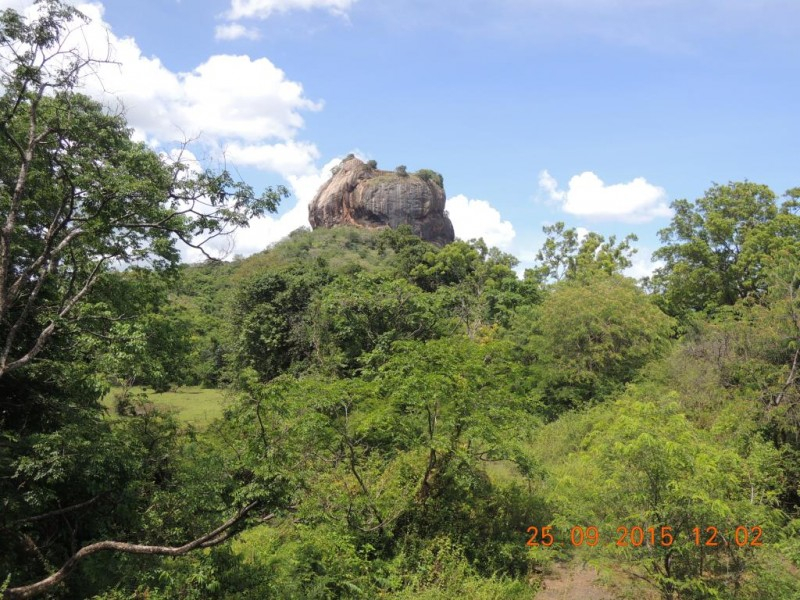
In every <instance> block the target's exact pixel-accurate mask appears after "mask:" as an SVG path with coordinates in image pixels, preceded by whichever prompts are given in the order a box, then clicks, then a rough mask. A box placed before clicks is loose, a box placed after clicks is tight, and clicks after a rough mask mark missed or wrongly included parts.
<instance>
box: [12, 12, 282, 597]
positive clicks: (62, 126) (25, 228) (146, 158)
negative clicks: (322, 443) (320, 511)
mask: <svg viewBox="0 0 800 600" xmlns="http://www.w3.org/2000/svg"><path fill="white" fill-rule="evenodd" d="M36 8H37V14H36V16H35V17H34V18H32V19H31V20H29V21H26V20H25V19H24V18H23V17H22V16H21V15H20V14H19V13H17V12H15V11H13V10H5V11H3V12H2V13H0V56H2V57H3V58H2V60H0V85H1V87H2V92H0V496H2V498H3V510H2V513H1V514H0V530H2V533H0V537H2V538H3V540H4V541H5V540H10V541H11V542H10V543H9V544H8V545H6V544H3V553H2V554H0V565H2V566H0V570H2V571H3V573H4V574H5V573H10V574H11V580H10V583H9V585H8V586H4V587H6V589H4V591H3V593H2V596H3V597H9V598H27V597H33V596H34V595H37V594H41V593H43V592H45V591H47V590H48V589H49V588H51V587H52V586H54V585H56V584H58V583H59V582H60V581H61V580H63V579H64V577H66V575H67V574H68V573H69V572H70V570H71V569H72V567H74V566H75V565H76V564H78V563H79V562H82V561H83V559H84V558H85V557H87V556H89V555H92V554H95V553H96V552H99V551H105V550H117V551H122V552H133V553H156V554H168V555H170V554H171V555H179V554H182V553H184V552H188V551H189V550H192V549H194V548H199V547H207V546H209V545H215V544H218V543H221V542H222V541H224V539H226V538H227V537H228V536H229V535H230V534H231V533H232V532H234V531H235V527H236V526H237V525H238V524H239V523H240V522H242V521H243V519H244V518H245V516H246V515H247V514H248V513H250V512H251V511H252V509H253V508H254V507H255V504H253V503H252V502H251V500H252V498H245V497H243V496H236V495H235V494H231V495H228V497H227V498H226V499H227V501H228V505H222V503H221V502H220V503H219V504H217V505H216V506H215V507H214V508H216V509H217V510H216V511H212V512H216V513H217V514H219V513H224V512H228V511H230V510H231V507H230V505H234V506H243V507H244V508H243V509H241V511H239V512H237V515H236V516H235V517H234V518H233V519H231V520H229V521H227V522H226V523H223V525H222V526H219V527H213V528H210V529H211V533H210V534H208V535H200V536H199V537H198V536H197V533H198V532H197V531H196V530H193V529H192V528H191V527H181V528H178V529H176V530H175V531H178V532H180V535H182V536H185V537H189V536H190V535H191V536H194V537H195V539H194V541H192V542H189V543H188V544H181V543H177V544H173V545H164V544H158V543H155V544H147V545H138V544H130V543H127V542H113V541H110V539H113V538H115V537H117V539H120V538H121V539H125V538H126V537H129V536H133V535H139V534H140V533H141V530H140V529H139V528H136V527H135V526H133V527H131V525H132V524H135V523H136V522H138V521H139V518H138V517H136V516H135V515H136V514H138V513H137V511H141V512H142V513H146V512H147V509H148V508H150V506H149V505H148V502H149V500H150V499H149V498H141V497H140V498H139V501H138V502H134V503H132V504H127V505H126V504H124V503H120V500H121V499H123V498H125V497H126V492H128V491H130V489H131V487H129V486H132V487H133V488H134V489H138V488H140V487H142V486H144V485H147V484H151V483H158V482H160V483H164V482H165V481H166V480H168V479H169V477H170V475H171V474H170V472H169V471H170V470H169V469H167V468H165V467H164V463H165V462H169V460H170V458H171V456H170V452H171V451H172V449H171V447H167V448H161V446H160V445H159V443H158V440H157V439H149V440H146V443H125V442H124V440H121V439H120V438H119V437H118V436H119V434H120V428H119V427H112V426H111V425H110V424H109V423H107V422H104V421H102V420H101V419H100V406H99V405H98V403H97V401H98V399H99V398H100V395H101V393H102V391H103V385H102V384H101V382H100V378H99V377H98V375H97V373H96V370H97V367H98V365H99V362H97V359H98V357H99V356H100V355H102V351H101V350H98V348H97V345H96V344H92V343H90V342H89V339H90V338H93V339H103V336H106V337H108V335H109V334H112V336H111V337H112V338H115V339H116V341H122V342H128V343H134V345H136V346H137V347H136V348H135V351H136V352H137V353H145V354H147V353H148V349H147V348H146V345H147V343H150V341H153V340H158V339H159V338H160V340H161V341H159V342H157V345H158V348H156V349H155V350H156V354H158V353H160V356H151V357H149V358H152V359H153V361H152V363H151V364H150V365H147V368H148V369H149V370H150V372H149V373H148V374H147V375H148V376H149V377H152V378H153V380H157V379H163V377H162V375H163V369H164V368H168V369H171V368H174V366H175V363H174V362H170V361H172V360H173V359H177V358H178V356H175V355H176V354H179V353H178V352H177V350H178V346H168V345H167V342H168V341H169V342H173V341H175V340H173V339H172V335H171V334H170V327H171V326H172V325H173V324H174V323H173V322H171V321H170V320H169V319H168V318H162V317H163V315H162V316H159V315H155V314H154V315H150V318H148V319H144V320H141V319H140V320H139V321H138V322H137V325H136V326H134V327H133V329H131V330H130V331H125V328H126V326H127V325H130V324H131V323H132V321H129V320H131V319H134V320H135V319H136V318H138V317H140V316H141V315H138V314H131V313H130V312H128V311H127V309H122V310H117V309H119V308H120V307H122V306H124V305H125V298H120V297H118V296H116V295H114V293H113V286H105V285H100V284H101V282H105V283H109V282H110V281H111V280H112V279H114V277H113V276H112V273H113V271H114V270H117V271H123V270H125V269H126V268H129V267H142V266H144V265H149V266H150V267H151V268H152V271H153V272H154V273H166V272H169V271H171V270H172V268H173V267H174V266H175V265H176V264H177V262H178V259H179V253H178V249H177V243H178V242H181V243H184V244H187V245H189V246H191V247H193V248H198V249H201V250H203V248H204V245H205V244H206V243H207V242H208V241H209V240H212V239H215V238H218V237H220V236H224V235H226V234H227V233H229V232H230V231H232V230H234V229H235V228H236V227H241V226H245V225H246V224H247V222H248V219H250V218H252V217H255V216H258V215H262V214H264V213H265V212H271V211H274V210H276V208H277V204H278V202H279V201H280V199H281V198H282V197H284V196H285V195H286V193H287V192H286V190H285V188H283V187H277V188H274V189H268V190H267V191H266V192H265V193H264V194H263V195H261V196H260V197H259V196H256V195H255V194H254V192H253V190H252V188H250V186H248V185H246V184H244V183H242V182H237V181H234V180H233V178H232V177H231V175H230V174H229V173H228V172H227V171H224V170H223V171H221V172H214V171H211V170H206V171H203V172H201V173H193V172H191V171H190V170H189V168H188V167H187V165H186V164H184V162H183V161H182V160H181V159H180V158H178V160H167V159H165V158H163V157H161V156H159V155H158V154H156V153H155V152H153V151H152V150H150V149H148V148H147V147H146V146H144V145H143V144H140V143H136V142H134V141H133V140H132V139H131V130H130V129H128V127H127V124H126V122H125V119H124V118H123V116H122V115H113V114H108V113H106V112H105V111H104V110H103V107H102V106H101V105H100V104H99V103H97V102H95V101H93V100H91V99H90V98H88V97H86V96H84V95H81V94H79V93H77V92H76V86H77V84H78V83H79V81H80V79H81V78H82V77H84V76H85V75H86V74H87V72H90V71H91V67H92V64H93V61H92V59H91V58H88V57H86V56H84V55H83V54H81V52H80V50H79V49H78V48H77V47H71V46H70V42H69V36H68V29H69V27H70V26H72V25H73V24H75V22H76V21H77V22H79V21H80V20H82V19H83V16H82V15H81V14H80V13H79V12H78V11H77V10H76V9H74V8H72V7H70V6H68V5H66V4H63V3H61V2H59V1H58V0H40V1H39V2H38V4H37V6H36ZM134 271H135V269H129V270H128V274H129V275H130V276H131V277H133V273H134ZM125 278H126V277H124V276H121V277H120V278H119V279H125ZM101 288H102V289H101ZM109 291H111V293H112V297H111V298H110V300H111V301H110V302H109V298H108V297H107V296H105V294H107V293H108V292H109ZM128 308H131V309H132V310H133V312H135V313H138V309H137V308H136V307H131V306H129V307H128ZM126 313H127V314H126ZM140 326H141V327H140ZM137 327H138V330H137ZM145 338H146V339H145ZM167 338H169V339H167ZM123 345H124V344H123ZM150 350H153V348H152V347H151V348H150ZM151 367H152V368H151ZM148 435H149V434H148ZM141 441H142V442H144V441H145V440H141ZM151 450H153V451H155V454H156V455H157V457H156V459H155V461H154V462H153V468H152V469H149V468H146V467H145V466H144V465H143V464H142V461H146V459H148V457H149V458H153V455H151V454H149V452H150V451H151ZM162 450H163V452H162ZM237 483H238V482H237ZM231 496H233V498H235V499H231ZM203 520H204V521H205V519H203ZM62 522H63V523H66V525H62V526H59V525H58V524H59V523H62ZM78 523H80V524H81V526H80V528H79V527H78ZM173 533H174V532H173ZM153 537H154V538H155V540H153V541H156V542H158V541H160V540H161V539H163V538H164V537H166V535H165V534H162V533H160V532H157V533H156V534H155V535H154V536H153ZM185 537H182V538H181V539H185ZM97 540H102V541H97ZM170 541H171V542H174V541H175V540H170ZM87 542H89V543H87ZM59 564H60V565H63V566H62V567H61V568H58V567H57V566H54V565H59ZM48 572H50V573H52V574H51V575H49V576H45V577H43V576H42V574H43V573H48ZM37 579H38V582H37ZM24 581H33V582H34V583H29V584H27V585H20V583H21V582H24Z"/></svg>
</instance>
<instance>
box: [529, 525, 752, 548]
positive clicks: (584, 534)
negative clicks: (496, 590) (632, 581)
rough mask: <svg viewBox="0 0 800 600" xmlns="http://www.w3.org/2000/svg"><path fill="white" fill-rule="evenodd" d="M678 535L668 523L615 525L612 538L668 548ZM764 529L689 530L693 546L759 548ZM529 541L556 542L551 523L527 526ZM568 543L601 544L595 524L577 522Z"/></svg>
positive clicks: (634, 544)
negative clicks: (660, 524)
mask: <svg viewBox="0 0 800 600" xmlns="http://www.w3.org/2000/svg"><path fill="white" fill-rule="evenodd" d="M677 535H678V534H677V533H676V532H675V531H673V528H672V527H671V526H669V525H662V526H660V527H640V526H638V525H635V526H633V527H626V526H624V525H622V526H620V527H617V533H616V535H615V536H614V537H613V541H614V544H615V545H616V546H620V547H633V548H638V547H640V546H662V547H664V548H669V547H670V546H672V544H673V543H675V538H676V536H677ZM763 535H764V531H763V530H762V528H761V527H759V526H757V525H756V526H753V527H745V526H744V525H740V526H738V527H736V528H735V529H733V530H732V531H725V532H722V531H720V530H719V529H718V528H717V527H714V526H709V527H694V528H693V529H692V530H691V533H690V535H689V536H688V537H689V539H690V540H691V541H692V542H694V545H695V546H705V547H716V546H738V547H739V548H745V547H758V546H763V545H764V542H763V540H762V537H763ZM528 536H529V537H528V541H527V543H526V545H528V546H532V547H538V546H542V547H545V548H549V547H550V546H553V545H554V544H556V537H555V534H554V533H553V527H552V526H546V527H541V528H539V527H533V526H532V527H528ZM569 543H570V544H571V545H573V546H588V547H590V548H593V547H594V546H597V545H598V544H600V543H601V534H600V530H599V529H598V528H597V527H595V526H594V525H590V526H589V527H582V526H580V525H576V526H574V527H572V528H571V529H570V532H569Z"/></svg>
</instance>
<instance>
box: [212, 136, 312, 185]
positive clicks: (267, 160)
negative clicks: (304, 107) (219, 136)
mask: <svg viewBox="0 0 800 600" xmlns="http://www.w3.org/2000/svg"><path fill="white" fill-rule="evenodd" d="M225 157H226V158H227V159H228V160H230V161H231V162H233V163H234V164H236V165H241V166H247V167H255V168H257V169H261V170H263V171H274V172H276V173H282V174H283V175H285V176H287V177H288V176H297V175H308V174H309V173H311V172H313V171H314V170H315V168H314V166H313V165H314V161H315V160H316V159H317V158H319V150H317V147H316V146H315V145H314V144H311V143H308V142H298V141H294V140H290V141H288V142H285V143H278V144H253V145H241V144H238V143H233V144H229V145H228V146H227V147H226V148H225Z"/></svg>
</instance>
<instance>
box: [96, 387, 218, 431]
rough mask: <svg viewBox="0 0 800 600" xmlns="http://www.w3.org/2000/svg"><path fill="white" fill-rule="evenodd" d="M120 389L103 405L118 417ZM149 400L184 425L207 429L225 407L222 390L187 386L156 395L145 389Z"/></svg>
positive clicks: (134, 388)
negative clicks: (116, 407) (116, 396)
mask: <svg viewBox="0 0 800 600" xmlns="http://www.w3.org/2000/svg"><path fill="white" fill-rule="evenodd" d="M131 390H132V391H133V392H141V391H143V388H141V387H133V388H131ZM116 392H119V388H113V389H112V390H111V392H109V393H108V394H107V395H106V397H105V398H103V404H104V405H105V406H106V408H108V414H109V416H111V417H116V413H115V412H114V394H115V393H116ZM144 392H145V393H146V394H147V398H148V400H150V402H152V403H153V404H154V405H155V406H156V407H158V408H161V409H165V410H169V411H171V412H174V413H175V415H176V416H177V418H178V419H179V420H180V421H182V422H184V423H191V424H192V425H194V426H195V427H198V428H201V429H202V428H205V427H206V425H208V424H209V423H210V422H211V421H213V420H214V419H216V418H217V417H220V416H222V409H223V407H224V406H225V396H224V392H223V391H222V390H215V389H206V388H202V387H199V386H187V387H181V388H178V389H177V390H175V391H169V392H162V393H156V392H154V391H153V390H148V389H144Z"/></svg>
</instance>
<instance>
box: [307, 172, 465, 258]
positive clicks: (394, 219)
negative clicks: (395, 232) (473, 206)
mask: <svg viewBox="0 0 800 600" xmlns="http://www.w3.org/2000/svg"><path fill="white" fill-rule="evenodd" d="M429 173H432V172H429ZM436 179H437V178H436V177H434V176H431V177H425V178H423V177H420V176H418V175H414V174H408V175H405V176H403V175H399V174H397V173H395V172H393V171H379V170H378V169H374V168H371V167H370V166H369V165H367V164H365V163H363V162H362V161H360V160H359V159H357V158H352V157H350V158H347V159H346V160H344V161H343V162H342V163H341V164H340V165H339V167H338V170H337V171H336V172H335V173H334V175H333V177H331V178H330V179H329V180H328V181H327V182H326V183H325V184H323V186H322V187H321V188H320V189H319V191H318V192H317V195H316V196H315V197H314V199H313V200H312V201H311V204H310V205H309V207H308V219H309V221H310V222H311V227H312V228H314V229H316V228H317V227H334V226H336V225H356V226H359V227H374V228H381V227H393V228H394V227H397V226H399V225H403V224H408V225H410V226H411V229H412V230H413V231H414V233H416V234H417V235H418V236H420V237H421V238H422V239H424V240H427V241H429V242H432V243H434V244H437V245H439V246H444V245H445V244H447V243H450V242H452V241H453V240H454V239H455V234H454V232H453V224H452V223H451V222H450V219H448V218H447V216H446V215H445V214H444V202H445V194H444V188H443V187H442V186H441V185H440V183H439V181H437V180H436Z"/></svg>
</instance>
